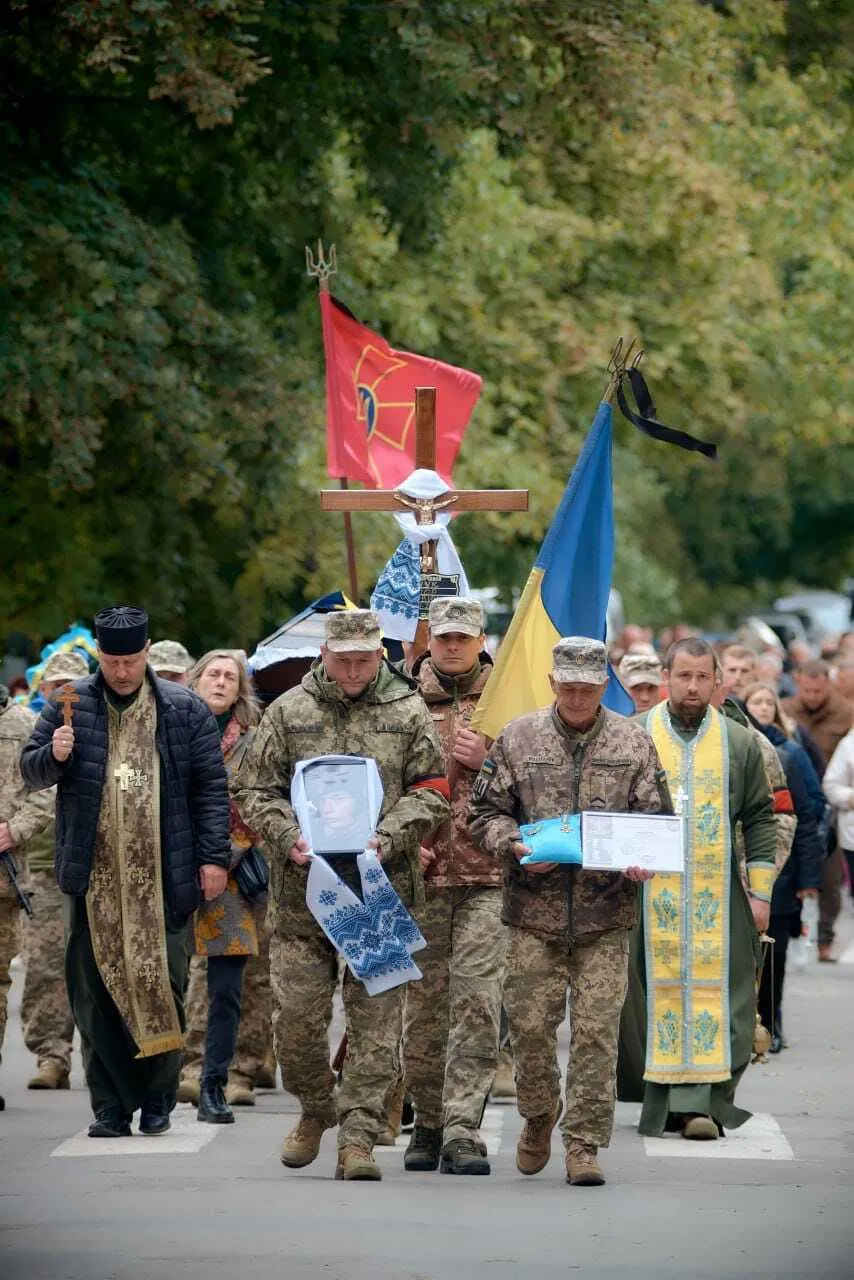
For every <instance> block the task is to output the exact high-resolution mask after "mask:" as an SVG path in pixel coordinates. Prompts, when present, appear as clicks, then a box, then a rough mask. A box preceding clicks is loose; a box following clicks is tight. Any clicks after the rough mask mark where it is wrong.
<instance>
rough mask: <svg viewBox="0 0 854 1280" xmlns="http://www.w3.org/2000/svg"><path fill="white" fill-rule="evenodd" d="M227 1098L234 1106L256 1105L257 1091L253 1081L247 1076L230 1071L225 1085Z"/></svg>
mask: <svg viewBox="0 0 854 1280" xmlns="http://www.w3.org/2000/svg"><path fill="white" fill-rule="evenodd" d="M225 1100H226V1102H228V1103H229V1104H230V1105H231V1106H232V1107H254V1106H255V1092H254V1090H253V1088H252V1083H251V1081H249V1080H247V1079H246V1077H245V1076H239V1075H236V1074H232V1073H231V1072H229V1076H228V1083H227V1084H226V1086H225Z"/></svg>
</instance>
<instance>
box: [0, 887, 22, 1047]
mask: <svg viewBox="0 0 854 1280" xmlns="http://www.w3.org/2000/svg"><path fill="white" fill-rule="evenodd" d="M0 875H3V872H2V871H0ZM19 914H20V910H19V907H18V904H17V902H16V901H15V899H14V898H11V897H7V896H6V895H2V896H0V1049H2V1048H3V1037H4V1036H5V1034H6V1005H7V1002H8V999H9V988H10V987H11V985H12V977H11V974H10V973H9V965H10V964H11V963H12V960H13V959H14V957H15V956H16V955H17V954H18V949H19V944H20V926H19V922H18V916H19Z"/></svg>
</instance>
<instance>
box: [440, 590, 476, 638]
mask: <svg viewBox="0 0 854 1280" xmlns="http://www.w3.org/2000/svg"><path fill="white" fill-rule="evenodd" d="M428 618H429V622H430V630H431V631H432V633H433V635H434V636H446V635H449V634H450V633H452V632H459V634H460V635H463V636H479V635H482V633H483V623H484V614H483V605H482V604H481V603H480V601H479V600H470V599H469V598H468V597H467V596H436V597H435V598H434V599H433V600H431V601H430V612H429V614H428Z"/></svg>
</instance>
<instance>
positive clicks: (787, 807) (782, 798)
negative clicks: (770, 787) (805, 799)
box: [774, 787, 795, 813]
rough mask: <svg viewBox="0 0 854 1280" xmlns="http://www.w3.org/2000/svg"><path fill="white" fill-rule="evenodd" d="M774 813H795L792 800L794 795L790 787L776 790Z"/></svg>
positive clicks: (776, 788)
mask: <svg viewBox="0 0 854 1280" xmlns="http://www.w3.org/2000/svg"><path fill="white" fill-rule="evenodd" d="M774 812H775V813H794V812H795V805H794V802H793V800H792V793H791V791H790V790H789V788H788V787H775V788H774Z"/></svg>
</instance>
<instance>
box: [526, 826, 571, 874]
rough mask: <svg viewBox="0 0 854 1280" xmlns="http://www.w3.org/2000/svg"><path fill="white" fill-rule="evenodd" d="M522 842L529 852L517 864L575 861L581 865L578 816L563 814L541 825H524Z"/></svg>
mask: <svg viewBox="0 0 854 1280" xmlns="http://www.w3.org/2000/svg"><path fill="white" fill-rule="evenodd" d="M519 830H520V831H521V833H522V843H523V844H526V845H527V846H528V848H529V849H530V850H531V852H530V853H528V854H526V855H525V857H524V858H522V859H521V862H520V865H521V866H523V867H524V866H525V865H526V863H529V862H574V863H577V864H578V865H579V866H580V865H581V814H580V813H565V814H563V815H562V816H561V817H560V818H545V819H544V820H543V821H542V822H524V823H522V825H521V826H520V828H519Z"/></svg>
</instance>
